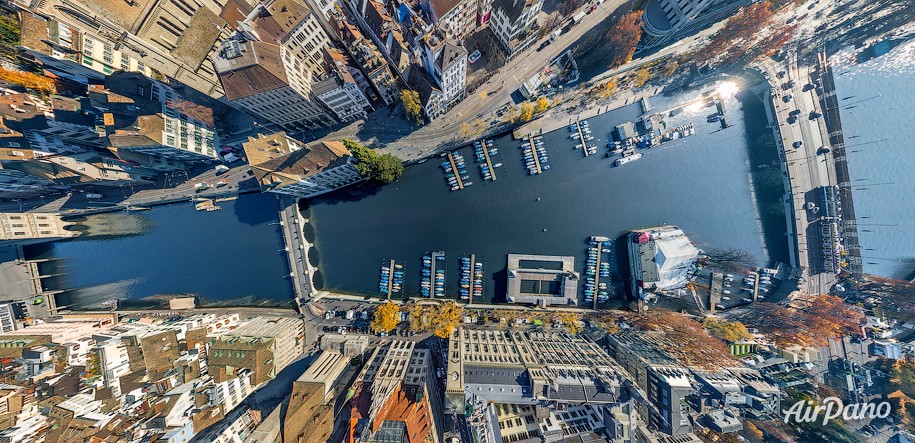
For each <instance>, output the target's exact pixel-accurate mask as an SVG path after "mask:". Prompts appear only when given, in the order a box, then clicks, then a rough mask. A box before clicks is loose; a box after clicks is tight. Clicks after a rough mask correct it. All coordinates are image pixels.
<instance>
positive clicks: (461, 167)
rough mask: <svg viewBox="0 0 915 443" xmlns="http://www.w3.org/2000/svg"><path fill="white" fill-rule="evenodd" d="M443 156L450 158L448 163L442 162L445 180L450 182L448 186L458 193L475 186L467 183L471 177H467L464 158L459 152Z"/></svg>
mask: <svg viewBox="0 0 915 443" xmlns="http://www.w3.org/2000/svg"><path fill="white" fill-rule="evenodd" d="M442 156H445V157H448V161H445V162H442V163H441V167H442V169H443V170H444V171H445V178H446V180H448V185H450V186H451V190H452V191H458V190H461V189H464V187H466V186H470V185H472V184H473V183H472V182H469V181H465V180H467V179H469V178H470V176H468V175H466V174H467V169H466V165H465V164H464V157H463V156H462V155H461V154H460V153H459V152H458V151H448V152H445V153H444V154H442Z"/></svg>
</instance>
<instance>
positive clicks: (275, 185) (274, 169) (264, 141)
mask: <svg viewBox="0 0 915 443" xmlns="http://www.w3.org/2000/svg"><path fill="white" fill-rule="evenodd" d="M243 146H244V149H245V155H246V156H247V157H248V163H249V164H250V165H251V169H252V171H253V172H254V178H255V179H257V181H258V183H259V184H260V186H261V191H262V192H268V191H269V192H276V193H279V194H287V195H292V196H296V197H299V198H308V197H313V196H316V195H320V194H324V193H327V192H331V191H333V190H336V189H339V188H342V187H345V186H349V185H351V184H354V183H357V182H360V181H362V180H363V177H362V176H361V175H360V174H359V171H357V170H356V167H355V163H356V160H355V159H354V158H353V157H352V155H351V154H350V152H349V150H348V149H346V147H345V146H344V145H343V143H340V142H336V141H322V142H316V143H313V144H312V145H311V146H306V145H305V144H304V143H302V142H299V141H298V140H295V139H293V138H291V137H289V136H287V135H286V133H285V132H278V133H275V134H272V135H259V136H258V137H257V138H253V137H249V139H248V141H247V142H245V143H244V144H243Z"/></svg>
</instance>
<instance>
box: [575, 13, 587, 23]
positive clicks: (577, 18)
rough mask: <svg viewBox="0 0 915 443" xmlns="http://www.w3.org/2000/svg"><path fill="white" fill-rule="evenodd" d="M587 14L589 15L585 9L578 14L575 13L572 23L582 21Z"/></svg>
mask: <svg viewBox="0 0 915 443" xmlns="http://www.w3.org/2000/svg"><path fill="white" fill-rule="evenodd" d="M586 15H588V14H587V13H586V12H585V11H581V12H579V13H578V14H575V15H574V16H573V17H572V25H577V24H578V22H580V21H582V19H584V18H585V16H586Z"/></svg>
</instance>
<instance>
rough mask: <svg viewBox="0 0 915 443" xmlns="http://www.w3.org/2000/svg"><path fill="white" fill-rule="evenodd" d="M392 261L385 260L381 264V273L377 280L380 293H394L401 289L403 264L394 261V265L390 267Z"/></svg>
mask: <svg viewBox="0 0 915 443" xmlns="http://www.w3.org/2000/svg"><path fill="white" fill-rule="evenodd" d="M391 263H394V262H393V261H385V263H384V264H383V265H382V266H381V275H380V277H379V280H378V292H380V293H382V294H385V295H387V294H395V293H399V292H401V291H403V281H404V273H403V265H400V264H397V263H394V267H393V268H392V267H391Z"/></svg>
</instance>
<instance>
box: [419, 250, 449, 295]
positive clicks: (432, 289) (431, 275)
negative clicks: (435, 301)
mask: <svg viewBox="0 0 915 443" xmlns="http://www.w3.org/2000/svg"><path fill="white" fill-rule="evenodd" d="M420 273H421V276H422V278H421V279H420V283H419V293H420V295H421V296H423V297H426V298H434V297H444V296H445V252H444V251H437V252H432V253H430V254H426V255H423V266H422V269H421V270H420Z"/></svg>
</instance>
